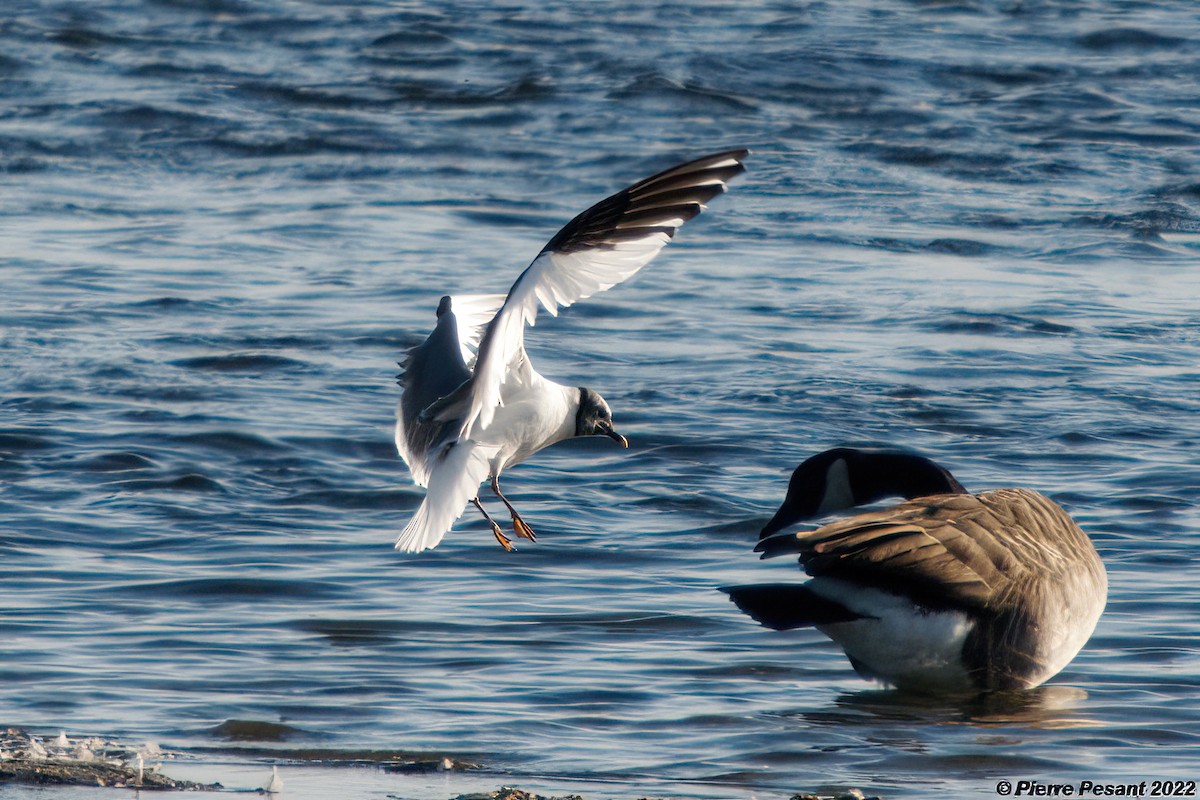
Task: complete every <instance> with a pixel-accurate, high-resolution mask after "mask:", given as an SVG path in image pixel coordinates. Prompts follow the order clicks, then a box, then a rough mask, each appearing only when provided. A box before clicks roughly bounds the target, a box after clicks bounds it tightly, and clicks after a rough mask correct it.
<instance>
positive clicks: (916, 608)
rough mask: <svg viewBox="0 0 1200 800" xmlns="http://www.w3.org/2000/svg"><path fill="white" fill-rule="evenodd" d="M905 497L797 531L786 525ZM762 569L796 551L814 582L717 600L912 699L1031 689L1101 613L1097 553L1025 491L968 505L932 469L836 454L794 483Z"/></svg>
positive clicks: (897, 458) (917, 461)
mask: <svg viewBox="0 0 1200 800" xmlns="http://www.w3.org/2000/svg"><path fill="white" fill-rule="evenodd" d="M895 495H899V496H902V497H905V498H907V499H906V501H905V502H903V503H900V504H899V505H896V506H893V507H891V508H887V509H884V510H881V511H871V512H867V513H862V514H858V515H856V516H853V517H850V518H849V519H844V520H841V521H838V522H833V523H831V524H828V525H824V526H822V527H819V528H817V529H816V530H808V531H800V532H798V533H788V534H777V535H773V534H776V532H777V531H779V530H782V529H783V528H785V527H787V526H788V525H791V524H793V523H795V522H800V521H802V520H806V519H811V518H813V517H817V516H823V515H825V514H827V513H830V512H832V511H838V510H841V509H846V508H852V507H854V506H858V505H862V504H864V503H869V502H872V501H875V500H879V499H882V498H884V497H889V496H895ZM755 550H756V551H758V552H761V553H762V554H763V556H762V557H763V558H770V557H772V556H777V555H783V554H785V553H799V554H800V563H801V564H802V565H803V567H804V570H805V572H807V573H808V574H809V575H811V576H812V580H810V581H808V582H807V583H804V584H764V585H756V586H732V587H726V588H723V589H722V591H724V592H726V593H728V594H729V596H730V598H731V599H732V600H733V602H734V603H736V604H737V606H738V608H739V609H741V610H742V611H744V612H745V613H747V614H749V615H750V616H751V617H753V618H754V619H755V620H757V621H758V622H760V623H762V624H763V625H765V626H767V627H769V628H774V629H776V630H787V629H790V628H799V627H805V626H809V625H811V626H813V627H815V628H816V629H817V630H819V631H821V632H822V633H824V634H825V635H826V636H828V637H829V638H830V639H833V641H835V642H837V643H838V644H839V645H840V646H841V647H842V649H843V650H844V651H845V652H846V656H847V657H848V658H849V659H850V664H851V665H852V666H853V667H854V669H855V671H856V672H858V673H859V674H860V675H862V676H863V677H865V678H871V679H876V680H879V681H882V682H884V683H887V684H890V685H893V686H895V687H897V688H900V689H906V690H913V691H920V692H958V693H961V692H978V691H990V690H1004V689H1022V688H1031V687H1034V686H1037V685H1039V684H1041V683H1043V682H1044V681H1046V680H1047V679H1049V678H1051V677H1053V676H1054V675H1055V674H1057V673H1058V672H1059V671H1060V670H1061V669H1062V668H1063V667H1065V666H1066V665H1067V664H1068V663H1070V661H1071V659H1072V658H1074V657H1075V654H1076V653H1078V652H1079V649H1080V648H1081V647H1083V645H1084V643H1085V642H1086V641H1087V640H1088V637H1090V636H1091V634H1092V631H1093V630H1094V629H1095V627H1096V621H1097V620H1098V619H1099V618H1100V613H1101V612H1102V611H1103V610H1104V604H1105V600H1106V597H1107V593H1108V578H1107V575H1106V574H1105V571H1104V565H1103V564H1102V563H1101V561H1100V556H1099V554H1097V552H1096V548H1095V547H1094V546H1093V545H1092V542H1091V540H1090V539H1088V537H1087V535H1086V534H1085V533H1084V532H1083V531H1082V530H1080V529H1079V526H1078V525H1076V524H1075V522H1074V521H1073V520H1072V519H1071V518H1070V517H1069V516H1068V515H1067V513H1066V512H1065V511H1063V510H1062V508H1060V507H1059V506H1058V505H1057V504H1055V503H1054V502H1053V501H1051V500H1050V499H1049V498H1047V497H1046V496H1045V495H1042V494H1039V493H1038V492H1035V491H1033V490H1031V489H995V490H993V491H990V492H983V493H981V494H969V493H968V492H967V491H966V490H965V489H964V488H963V487H962V485H961V484H959V482H958V481H957V480H955V478H954V476H953V475H951V474H950V473H949V472H948V471H947V470H946V469H944V468H943V467H941V466H939V465H937V464H935V463H934V462H932V461H930V460H929V459H927V458H923V457H921V456H918V455H912V454H909V453H904V452H899V451H890V450H856V449H850V448H837V449H834V450H827V451H825V452H823V453H819V454H818V455H815V456H813V457H812V458H810V459H808V460H807V461H805V462H804V463H802V464H801V465H800V466H799V467H797V468H796V471H795V472H794V473H793V474H792V479H791V482H790V483H789V485H788V492H787V498H786V499H785V500H784V501H783V505H782V506H781V507H780V509H779V511H778V512H777V513H776V514H775V516H774V517H773V518H772V519H771V521H770V522H769V523H767V525H766V527H764V528H763V530H762V533H761V535H760V540H759V543H758V546H757V547H755Z"/></svg>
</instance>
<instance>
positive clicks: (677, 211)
mask: <svg viewBox="0 0 1200 800" xmlns="http://www.w3.org/2000/svg"><path fill="white" fill-rule="evenodd" d="M747 154H748V151H746V150H729V151H726V152H722V153H714V154H712V155H709V156H705V157H704V158H699V159H696V160H694V161H689V162H687V163H686V164H680V165H678V166H676V167H672V168H671V169H668V170H665V171H663V172H659V173H657V174H656V175H652V176H650V177H649V178H646V179H645V180H642V181H639V182H638V183H635V184H633V185H632V186H630V187H628V188H626V189H623V190H621V191H620V192H617V193H616V194H614V195H612V196H611V197H609V198H607V199H605V200H601V201H600V202H599V203H597V204H595V205H594V206H592V207H591V208H589V209H588V210H586V211H584V212H583V213H582V214H580V215H578V216H577V217H575V218H574V219H573V220H571V221H570V222H568V223H567V224H566V226H565V227H564V228H563V229H562V230H560V231H559V232H558V233H557V234H555V235H554V237H553V238H552V239H550V241H549V242H548V243H547V244H546V246H545V247H543V248H542V251H541V253H539V254H538V256H537V258H535V259H534V260H533V263H532V264H530V265H529V266H528V267H527V268H526V269H525V271H524V272H522V273H521V274H520V276H519V277H518V278H517V280H516V282H515V283H514V284H513V285H512V288H511V289H509V292H508V295H507V296H504V295H460V296H456V297H453V298H452V297H450V296H446V297H443V298H442V299H441V302H440V303H439V304H438V308H437V325H436V326H435V327H434V330H433V332H432V333H431V334H430V335H429V338H427V339H426V340H425V341H424V342H423V343H422V344H420V345H418V346H416V347H414V348H413V349H412V350H410V351H409V353H408V357H407V358H406V359H405V361H404V364H403V367H404V374H403V375H401V376H400V385H401V386H402V387H403V392H402V394H401V399H400V405H399V408H397V410H396V411H397V413H396V448H397V449H398V450H399V451H400V457H401V458H403V459H404V463H405V464H407V465H408V469H409V472H410V473H411V474H412V477H413V482H414V483H416V484H417V485H418V486H424V487H426V492H425V499H424V500H423V501H422V502H421V505H420V507H419V508H418V509H417V513H416V514H415V515H414V516H413V518H412V520H411V521H410V522H409V523H408V525H407V526H406V527H405V528H404V531H403V532H402V533H401V534H400V537H399V539H398V540H397V541H396V549H398V550H403V551H405V552H409V553H413V552H418V551H421V550H428V549H430V548H433V547H436V546H437V544H438V542H440V541H441V540H442V537H443V536H445V535H446V532H447V531H449V530H450V527H451V526H452V525H453V524H454V521H455V520H457V519H458V518H459V517H460V516H462V513H463V511H464V510H465V508H466V506H467V504H468V503H471V504H473V505H474V506H475V507H476V508H477V509H478V510H479V512H480V513H481V514H483V516H484V518H485V519H486V520H487V521H488V523H490V524H491V527H492V533H493V534H494V535H495V537H496V541H498V542H499V543H500V544H501V545H502V546H503V547H504V549H505V550H512V549H513V547H512V540H511V539H510V538H509V537H507V536H506V535H505V534H504V533H503V532H502V531H501V530H500V526H499V525H498V524H496V522H495V521H494V520H493V519H492V518H491V516H490V515H489V514H488V513H487V511H485V510H484V508H483V506H482V505H481V504H480V502H479V485H480V484H481V483H483V482H484V481H485V480H488V479H489V478H490V479H491V485H492V491H493V492H494V493H495V495H496V497H497V498H499V499H500V501H501V502H502V503H504V506H505V507H506V508H507V509H508V512H509V514H510V515H511V516H512V522H513V530H514V532H515V533H516V534H517V535H518V536H522V537H524V538H526V539H529V540H533V539H534V533H533V528H531V527H530V526H529V524H528V523H526V522H525V520H524V519H522V518H521V515H520V514H518V513H517V510H516V509H515V508H513V506H512V504H511V503H509V501H508V499H507V498H506V497H505V496H504V495H503V494H502V493H501V492H500V473H501V472H502V471H503V470H504V469H505V468H507V467H511V466H513V465H514V464H518V463H520V462H521V461H524V460H525V459H526V458H529V456H531V455H533V454H534V453H536V452H538V451H539V450H541V449H542V448H544V447H548V446H550V445H552V444H554V443H555V442H561V441H563V440H564V439H568V438H571V437H572V436H607V437H609V438H610V439H612V440H613V441H615V442H617V443H618V444H620V445H621V446H623V447H628V446H629V442H628V441H627V440H626V439H625V437H624V436H622V435H621V434H619V433H617V432H616V430H615V429H614V428H613V418H612V411H611V410H610V409H609V407H608V403H606V402H605V401H604V398H602V397H601V396H600V395H599V394H597V393H596V392H594V391H592V390H591V389H586V388H581V387H575V386H562V385H560V384H557V383H555V382H553V381H550V380H547V379H546V378H543V377H542V376H541V375H539V374H538V372H537V371H536V370H535V369H534V368H533V365H532V364H531V363H530V360H529V355H528V354H527V353H526V352H525V326H526V325H533V324H534V322H535V321H536V320H537V314H538V307H539V306H541V307H542V308H545V309H546V311H547V312H549V313H550V314H551V315H552V316H557V315H558V309H559V308H565V307H567V306H569V305H571V304H572V303H574V302H576V301H577V300H582V299H584V298H585V297H590V296H591V295H593V294H596V293H597V292H602V291H604V290H605V289H608V288H611V287H612V286H615V285H616V284H618V283H620V282H621V281H623V280H625V279H627V278H629V277H631V276H633V274H634V273H636V272H637V271H638V270H639V269H641V268H642V267H644V266H645V265H646V264H648V263H649V262H650V261H651V259H653V258H654V257H655V256H656V255H658V251H659V250H661V249H662V248H663V246H664V245H666V244H667V242H669V241H671V237H673V236H674V235H675V231H677V230H678V229H679V228H680V226H682V225H683V224H684V223H686V222H687V221H688V220H690V219H692V218H693V217H695V216H696V215H697V214H699V213H700V212H701V211H702V210H704V208H705V203H707V202H708V201H710V200H712V199H713V198H714V197H716V196H717V195H719V194H721V193H722V192H724V191H725V189H726V187H727V186H728V184H729V181H730V180H732V179H733V178H734V177H736V176H737V175H739V174H741V173H742V172H743V171H744V169H745V167H744V166H742V161H743V160H744V159H745V157H746V156H747Z"/></svg>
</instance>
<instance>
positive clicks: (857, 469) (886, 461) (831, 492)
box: [760, 447, 967, 538]
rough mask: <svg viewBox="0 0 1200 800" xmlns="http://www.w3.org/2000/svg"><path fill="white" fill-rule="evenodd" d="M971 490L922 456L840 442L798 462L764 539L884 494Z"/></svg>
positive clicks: (912, 495) (921, 494) (909, 494)
mask: <svg viewBox="0 0 1200 800" xmlns="http://www.w3.org/2000/svg"><path fill="white" fill-rule="evenodd" d="M966 493H967V490H966V489H964V488H963V486H962V484H961V483H959V482H958V481H957V480H956V479H955V477H954V476H953V475H951V474H950V471H949V470H947V469H946V468H945V467H942V466H940V465H939V464H936V463H934V462H933V461H930V460H929V459H928V458H925V457H923V456H918V455H915V454H913V453H906V452H903V451H900V450H863V449H856V448H851V447H837V448H834V449H832V450H826V451H825V452H823V453H818V454H817V455H815V456H813V457H812V458H809V459H807V460H806V461H804V462H803V463H802V464H800V466H798V467H796V471H795V472H793V473H792V479H791V482H790V483H789V484H788V492H787V498H786V499H785V500H784V501H783V505H781V506H780V507H779V511H777V512H776V513H775V516H774V517H773V518H772V519H771V521H770V522H768V523H767V525H766V527H764V528H763V530H762V533H761V534H760V538H765V537H767V536H770V535H771V534H773V533H776V532H778V531H780V530H782V529H783V528H786V527H787V526H789V525H792V524H794V523H796V522H803V521H804V520H807V519H812V518H814V517H818V516H823V515H825V514H829V513H831V512H834V511H840V510H843V509H847V508H853V507H855V506H861V505H866V504H867V503H873V502H875V501H876V500H882V499H883V498H885V497H904V498H906V499H911V498H914V497H925V496H928V495H932V494H966Z"/></svg>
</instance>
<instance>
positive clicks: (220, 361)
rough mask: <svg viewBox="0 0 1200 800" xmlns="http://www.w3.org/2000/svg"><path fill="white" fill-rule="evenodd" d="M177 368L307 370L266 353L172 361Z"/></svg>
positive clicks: (265, 370) (259, 370) (304, 367)
mask: <svg viewBox="0 0 1200 800" xmlns="http://www.w3.org/2000/svg"><path fill="white" fill-rule="evenodd" d="M171 363H172V364H174V365H175V366H177V367H183V368H185V369H195V370H207V371H211V372H269V371H272V370H300V369H307V368H308V365H307V364H305V363H304V362H303V361H297V360H296V359H294V358H287V357H285V356H276V355H270V354H267V353H229V354H226V355H219V356H195V357H193V358H182V359H179V360H177V361H172V362H171Z"/></svg>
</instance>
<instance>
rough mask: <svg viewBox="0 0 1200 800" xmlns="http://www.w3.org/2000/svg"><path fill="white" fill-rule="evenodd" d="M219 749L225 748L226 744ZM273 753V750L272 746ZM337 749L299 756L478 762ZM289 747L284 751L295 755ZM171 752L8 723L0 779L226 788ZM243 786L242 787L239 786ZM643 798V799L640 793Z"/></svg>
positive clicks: (853, 799) (479, 796) (423, 763)
mask: <svg viewBox="0 0 1200 800" xmlns="http://www.w3.org/2000/svg"><path fill="white" fill-rule="evenodd" d="M233 749H234V750H237V751H238V752H239V753H242V754H249V753H253V754H254V755H256V756H258V757H269V756H270V755H271V753H272V751H271V750H268V749H265V748H233ZM225 752H229V750H228V749H226V750H225ZM275 752H276V753H277V752H278V751H275ZM338 752H339V751H323V750H319V749H314V750H310V751H303V756H305V757H304V758H302V759H301V760H302V761H304V762H311V763H321V764H326V765H329V766H347V765H363V764H373V765H375V766H377V767H378V768H380V769H381V770H384V771H387V772H400V773H414V772H427V771H450V770H469V769H471V768H478V765H475V764H469V763H466V762H458V761H452V760H450V759H447V758H432V757H427V756H422V755H416V754H408V755H406V754H397V753H392V752H390V751H389V752H387V753H384V752H382V751H380V752H364V753H356V754H355V755H356V756H358V757H356V758H349V759H348V758H346V757H345V755H346V754H345V753H344V752H341V753H340V755H341V757H336V755H335V754H336V753H338ZM296 755H297V754H296V753H289V756H292V757H294V756H296ZM175 757H176V754H174V753H172V752H170V751H167V750H163V749H162V748H160V747H159V746H158V745H156V744H153V743H147V744H143V745H138V746H131V745H128V744H125V743H121V742H117V741H114V740H110V739H101V738H99V737H86V738H76V739H71V738H70V737H68V736H67V735H66V734H65V733H60V734H59V735H58V736H57V737H55V738H48V737H38V736H34V735H31V734H29V733H28V732H26V731H24V730H21V729H18V728H9V729H7V730H6V731H4V732H3V733H0V784H2V783H18V784H26V785H36V786H95V787H106V788H113V789H145V790H154V791H183V792H219V791H228V789H227V788H226V787H225V786H222V785H221V784H220V783H207V784H206V783H197V782H194V781H186V780H177V779H175V778H171V777H169V776H167V775H165V774H164V773H163V772H162V768H163V764H164V762H166V761H169V760H171V759H172V758H175ZM282 788H283V786H282V782H281V781H280V780H279V777H278V775H277V774H275V775H273V777H272V780H271V782H270V783H269V784H268V785H267V786H266V787H260V788H256V789H250V790H249V791H251V792H258V793H259V794H263V795H268V796H270V795H274V794H276V793H280V792H282ZM242 791H246V790H242ZM450 800H585V799H584V798H583V797H582V796H580V795H575V794H572V795H565V796H553V797H547V796H543V795H539V794H534V793H531V792H527V791H524V790H522V789H518V788H514V787H511V786H502V787H501V788H499V789H496V790H495V791H490V792H476V793H471V794H462V795H458V796H456V797H453V798H450ZM644 800H649V798H646V799H644ZM790 800H880V798H878V797H865V796H864V795H863V793H862V792H860V791H858V790H857V789H850V790H848V791H846V792H843V793H840V794H836V795H818V794H808V793H799V794H794V795H792V796H791V798H790Z"/></svg>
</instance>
